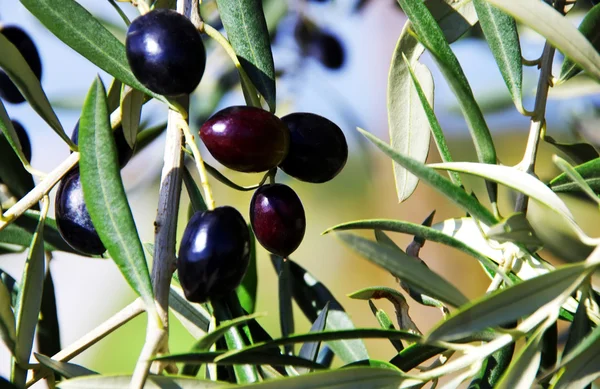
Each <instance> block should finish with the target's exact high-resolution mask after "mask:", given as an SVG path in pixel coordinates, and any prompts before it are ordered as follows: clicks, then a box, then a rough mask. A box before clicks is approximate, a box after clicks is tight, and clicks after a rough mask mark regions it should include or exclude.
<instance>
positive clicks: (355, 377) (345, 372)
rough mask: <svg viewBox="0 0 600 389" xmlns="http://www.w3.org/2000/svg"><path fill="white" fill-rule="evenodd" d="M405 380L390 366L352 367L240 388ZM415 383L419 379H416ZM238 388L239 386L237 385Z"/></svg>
mask: <svg viewBox="0 0 600 389" xmlns="http://www.w3.org/2000/svg"><path fill="white" fill-rule="evenodd" d="M404 380H405V378H404V377H403V375H402V374H401V373H400V372H398V371H394V370H392V369H390V368H378V367H352V368H347V369H340V370H330V371H327V372H318V373H311V374H304V375H301V376H297V377H286V378H280V379H274V380H268V381H265V382H261V383H260V384H257V385H248V386H246V385H243V386H239V388H259V389H271V388H272V389H305V388H311V389H369V388H397V387H398V385H400V383H402V382H403V381H404ZM414 382H415V384H416V383H418V381H414ZM236 388H237V387H236Z"/></svg>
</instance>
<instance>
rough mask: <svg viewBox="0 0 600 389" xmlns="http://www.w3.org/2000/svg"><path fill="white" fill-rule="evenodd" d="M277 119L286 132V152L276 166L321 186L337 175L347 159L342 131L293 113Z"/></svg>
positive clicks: (308, 115)
mask: <svg viewBox="0 0 600 389" xmlns="http://www.w3.org/2000/svg"><path fill="white" fill-rule="evenodd" d="M281 120H282V121H283V122H284V123H285V124H286V125H287V127H288V129H289V130H290V150H289V152H288V155H287V157H285V159H284V160H283V162H282V163H281V164H280V165H279V167H280V168H281V170H283V171H284V172H286V173H287V174H289V175H290V176H292V177H294V178H296V179H298V180H301V181H306V182H312V183H322V182H327V181H329V180H331V179H332V178H334V177H335V176H337V174H338V173H339V172H340V171H342V168H343V167H344V165H346V161H347V160H348V144H347V143H346V137H345V136H344V133H343V132H342V130H341V129H340V128H339V127H338V126H337V125H336V124H335V123H333V122H332V121H330V120H329V119H326V118H324V117H323V116H319V115H316V114H313V113H305V112H297V113H292V114H290V115H287V116H284V117H282V118H281Z"/></svg>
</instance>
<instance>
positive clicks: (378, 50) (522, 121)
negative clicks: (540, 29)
mask: <svg viewBox="0 0 600 389" xmlns="http://www.w3.org/2000/svg"><path fill="white" fill-rule="evenodd" d="M282 1H283V0H282ZM79 2H80V3H81V4H82V5H83V6H85V7H86V8H87V9H88V10H89V11H90V12H92V13H93V14H95V15H98V16H100V17H101V18H103V19H106V20H110V21H111V22H113V23H114V24H117V25H122V21H121V20H120V18H119V17H118V15H117V14H116V12H115V11H114V10H113V8H112V7H111V6H110V5H109V4H108V2H106V1H100V0H81V1H79ZM294 3H296V2H294ZM297 3H300V2H297ZM119 4H120V5H121V7H122V8H123V9H124V10H125V11H126V12H127V13H128V14H129V15H130V17H132V18H133V17H135V15H136V12H137V11H136V10H135V9H134V8H133V7H132V6H131V5H129V4H126V3H119ZM353 4H354V1H344V0H338V1H336V2H334V3H333V4H310V5H307V4H304V5H302V6H301V7H303V10H304V11H305V12H307V14H308V15H310V16H311V17H312V18H313V19H314V20H315V21H316V22H317V24H319V25H321V26H324V27H326V28H327V29H329V30H331V31H333V32H334V33H336V34H338V35H339V36H340V37H341V38H342V39H343V43H344V46H345V48H346V52H347V63H346V64H345V66H344V67H343V69H342V70H341V71H337V72H335V71H328V70H326V69H324V68H323V67H322V66H321V65H320V64H319V63H317V62H316V61H314V60H311V59H306V60H301V59H300V58H299V57H298V54H297V48H296V47H295V46H294V43H293V39H292V38H291V37H290V36H289V35H286V34H290V33H291V31H292V27H291V26H289V25H288V26H283V28H281V31H280V32H281V34H280V36H279V37H278V40H277V46H276V47H275V48H274V54H275V63H276V67H278V66H284V65H285V67H286V69H288V70H289V69H294V74H295V76H294V77H284V78H283V79H282V80H281V82H279V83H278V97H279V98H280V100H281V101H283V102H289V103H290V104H289V105H288V104H283V105H284V108H283V109H284V110H301V111H310V112H315V113H320V114H322V115H325V116H327V117H329V118H330V119H332V120H334V121H336V122H337V123H339V124H340V126H341V127H342V128H343V129H344V131H345V132H346V134H347V137H348V138H349V139H350V140H351V142H352V143H353V144H354V143H356V142H355V141H354V140H355V139H358V138H357V136H356V132H355V130H354V128H355V127H356V126H361V127H363V128H365V129H367V130H369V131H371V132H373V133H376V134H377V135H378V136H380V137H382V138H386V137H387V116H386V104H385V96H386V94H385V93H386V92H385V91H386V80H387V73H388V66H389V62H390V59H391V56H392V52H393V49H394V46H395V43H396V39H397V37H398V36H399V34H400V31H401V29H402V27H403V24H404V22H405V18H404V16H403V14H402V13H401V12H399V11H398V9H397V7H396V6H395V4H394V3H393V1H391V0H389V1H388V0H377V1H372V2H371V5H370V6H368V7H367V8H366V9H365V10H364V11H363V12H362V13H360V14H355V13H352V12H351V8H352V6H353ZM299 7H300V6H299ZM0 22H1V23H3V24H6V25H8V24H16V25H19V26H21V27H22V28H24V29H25V30H26V31H27V32H28V33H29V34H30V35H31V36H32V37H33V39H34V41H35V42H36V44H37V47H38V50H39V51H40V54H41V57H42V62H43V79H42V83H43V86H44V89H45V91H46V93H47V94H48V96H49V98H50V99H51V100H58V99H68V100H71V101H73V102H75V104H77V105H79V106H81V104H82V103H83V99H84V97H85V94H86V92H87V90H88V88H89V85H90V84H91V82H92V81H93V78H94V76H95V75H96V74H97V73H100V75H101V76H102V78H103V80H104V81H105V83H106V85H107V86H108V85H109V83H110V77H108V76H107V75H106V74H105V73H103V72H102V71H100V70H99V69H98V68H96V67H95V66H94V65H92V64H91V63H89V62H88V61H87V60H85V59H84V58H83V57H81V56H80V55H79V54H77V53H75V52H74V51H72V50H71V49H69V48H68V47H67V46H66V45H64V44H63V43H62V42H60V41H59V40H58V39H57V38H55V37H54V36H53V35H52V34H50V33H48V32H47V30H46V29H45V28H44V27H43V26H42V25H41V24H40V23H38V22H37V21H36V19H35V18H34V17H32V16H31V15H30V14H29V12H28V11H27V10H26V9H25V8H24V7H22V6H21V5H20V3H19V2H17V1H15V0H0ZM522 37H523V53H524V56H525V57H526V58H529V59H531V58H535V57H537V56H538V55H539V54H540V52H541V45H542V44H543V41H542V40H541V39H540V38H539V37H537V36H536V35H535V34H532V33H527V32H526V33H524V34H523V36H522ZM453 49H454V50H455V52H456V54H457V57H458V58H459V60H460V62H461V64H462V66H463V68H464V70H465V73H466V75H467V77H468V78H469V80H470V83H471V86H472V87H473V90H474V93H475V95H476V96H477V97H479V98H489V97H490V96H493V97H494V96H507V95H508V92H507V91H506V88H505V86H504V83H503V81H502V78H501V77H500V73H499V71H498V70H497V68H496V66H495V63H494V61H493V58H492V56H491V54H490V52H489V49H488V47H487V45H486V43H485V42H483V41H477V40H474V39H467V40H462V41H460V42H457V43H455V44H453ZM0 55H1V54H0ZM423 62H424V63H425V64H427V65H428V66H429V67H430V69H431V70H432V72H433V74H434V78H435V82H436V90H435V93H436V94H435V105H436V111H437V113H438V114H439V117H440V121H441V123H442V126H443V128H444V130H445V131H446V132H447V134H451V135H452V136H456V137H467V136H468V131H467V129H466V126H465V125H464V121H463V119H462V118H461V117H460V116H457V115H456V114H455V113H451V112H450V110H451V108H453V107H455V106H456V104H455V100H454V97H453V95H452V93H451V92H450V90H449V88H448V86H447V85H446V83H445V81H444V80H443V79H442V77H441V76H440V74H439V71H438V70H437V67H436V66H435V64H433V63H432V61H431V59H430V58H429V57H428V56H427V55H425V56H424V59H423ZM207 66H208V67H209V68H210V66H211V63H210V57H209V63H208V65H207ZM536 74H537V73H536V72H535V70H533V69H526V80H525V89H526V91H527V92H528V93H527V94H528V95H531V94H532V93H531V91H532V90H533V88H534V85H535V83H536V79H535V75H536ZM197 98H199V99H201V98H202V95H198V96H197ZM242 103H243V100H242V98H241V95H240V94H232V95H230V96H228V97H227V98H226V99H225V100H224V101H223V102H222V105H231V104H242ZM580 103H581V100H578V99H571V100H568V101H564V100H562V101H560V102H550V105H549V109H548V114H549V115H550V117H549V122H550V123H552V125H553V126H556V127H555V129H556V130H561V129H563V128H561V127H562V126H563V125H564V123H565V121H564V118H565V117H566V114H567V113H568V112H569V111H570V110H572V109H575V108H576V107H578V106H579V104H580ZM526 106H527V107H531V106H532V101H531V99H530V98H528V99H526ZM155 107H156V110H155V111H156V112H157V115H156V117H160V116H161V114H162V113H166V109H165V108H164V107H161V106H160V105H155ZM7 110H8V112H9V114H10V116H11V118H13V119H16V120H19V121H20V122H21V123H22V124H23V125H24V126H25V127H26V128H27V130H28V131H29V133H30V137H31V138H32V146H33V161H32V162H33V165H34V166H35V167H37V168H40V169H41V170H44V171H50V170H51V169H52V168H53V167H54V166H56V165H57V164H59V162H61V161H62V160H63V159H64V158H65V157H66V156H67V154H68V150H67V147H66V146H65V145H64V144H63V143H62V141H61V140H60V139H59V138H58V136H57V135H56V134H55V133H54V132H53V131H51V130H50V129H49V128H48V126H47V125H46V124H45V123H44V122H43V121H42V120H41V119H40V118H39V117H38V116H37V115H36V114H35V112H33V111H32V110H31V109H30V108H29V107H28V106H27V105H26V104H22V105H17V106H14V105H8V104H7ZM57 112H58V115H59V117H60V119H61V121H62V123H63V126H64V128H65V129H66V131H67V132H68V133H70V131H71V129H72V128H73V126H74V124H75V123H76V121H77V119H78V111H77V110H63V109H61V110H58V111H57ZM285 113H287V112H278V114H280V115H283V114H285ZM163 117H164V116H163ZM488 119H489V124H490V127H491V128H492V129H493V132H494V133H495V134H498V133H500V132H501V131H513V130H515V129H517V128H521V129H523V128H526V127H527V119H526V118H523V117H521V116H520V115H519V114H517V113H516V112H514V110H509V111H507V112H503V113H500V114H492V115H488ZM353 147H356V145H354V146H353ZM161 155H162V141H158V142H155V144H154V145H152V146H151V147H149V148H148V150H145V152H144V153H143V154H142V155H140V156H139V157H138V158H135V159H134V160H133V161H132V162H131V163H130V164H129V165H128V166H127V168H126V169H124V171H123V176H124V181H125V183H126V186H127V188H129V189H132V191H131V193H130V203H131V204H132V207H133V210H134V214H135V216H136V220H137V221H138V225H140V226H144V227H140V233H141V235H142V239H143V240H144V241H151V240H152V228H151V225H152V221H153V218H154V211H155V205H152V204H151V203H150V202H149V201H148V199H147V196H144V193H143V191H139V190H135V189H136V188H139V185H140V183H142V182H145V181H148V180H149V179H155V178H156V177H157V176H158V175H159V174H160V168H161V162H162V158H161ZM388 179H389V180H392V177H391V176H389V177H388ZM152 199H154V198H153V197H152ZM153 204H155V203H153ZM148 209H150V210H151V211H152V212H148ZM50 215H53V212H52V210H51V212H50ZM343 220H347V218H346V219H343ZM324 223H325V225H326V223H327V221H325V222H324ZM146 226H147V227H146ZM56 258H57V259H60V258H63V259H64V260H58V261H54V262H55V263H53V268H52V269H53V274H54V276H55V283H56V285H57V294H58V307H59V317H60V318H61V319H68V320H61V323H60V324H61V335H62V337H63V346H64V345H66V344H68V343H70V342H71V341H73V340H75V339H76V338H77V337H78V336H80V335H81V334H83V333H85V332H86V331H87V330H89V329H91V328H93V327H94V325H95V323H98V322H99V321H101V320H103V319H105V318H107V317H108V316H109V315H110V312H114V311H115V310H117V309H118V307H120V306H123V305H125V304H126V303H127V302H128V301H130V300H131V299H132V298H133V293H132V292H131V291H130V290H129V288H128V286H127V285H126V284H125V283H124V282H123V279H122V276H121V275H120V274H119V272H118V271H117V269H116V267H115V266H114V265H113V264H112V263H110V262H109V261H86V260H82V259H80V258H75V257H74V256H69V255H66V254H61V253H59V254H56ZM22 260H23V257H22V256H14V257H12V258H11V257H7V256H2V257H1V259H0V266H1V267H2V268H3V269H5V270H7V271H9V273H11V274H12V275H13V276H14V277H15V278H17V279H19V278H20V271H21V267H22V263H23V261H22ZM77 274H88V276H85V277H78V276H76V275H77ZM89 274H93V276H89ZM97 292H101V294H100V295H99V294H98V293H97ZM8 368H9V360H8V355H7V352H6V350H5V349H3V348H1V346H0V375H7V374H8Z"/></svg>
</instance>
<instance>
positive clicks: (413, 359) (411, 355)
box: [390, 343, 446, 372]
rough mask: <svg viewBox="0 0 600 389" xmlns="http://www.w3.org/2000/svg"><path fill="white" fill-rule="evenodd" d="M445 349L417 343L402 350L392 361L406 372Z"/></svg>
mask: <svg viewBox="0 0 600 389" xmlns="http://www.w3.org/2000/svg"><path fill="white" fill-rule="evenodd" d="M444 351H446V349H443V348H439V347H433V346H429V345H427V344H419V343H415V344H411V345H410V346H408V347H407V348H405V349H404V350H402V351H400V352H399V353H398V355H396V356H395V357H394V358H392V359H391V360H390V363H391V364H392V365H394V366H396V367H397V368H398V369H400V370H402V371H404V372H409V371H410V370H412V369H414V368H415V367H417V366H419V365H420V364H421V363H423V362H425V361H427V360H428V359H430V358H433V357H435V356H436V355H438V354H441V353H443V352H444Z"/></svg>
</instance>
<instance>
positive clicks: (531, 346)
mask: <svg viewBox="0 0 600 389" xmlns="http://www.w3.org/2000/svg"><path fill="white" fill-rule="evenodd" d="M543 335H544V331H540V330H537V331H536V333H535V334H534V335H533V336H532V337H531V338H529V340H528V341H527V344H526V345H525V347H523V348H522V349H521V350H520V351H519V353H518V354H517V356H516V357H515V358H514V359H513V361H512V363H511V364H510V366H509V368H508V369H507V370H506V372H505V373H504V374H503V375H502V378H500V381H498V382H497V383H496V386H495V388H498V389H513V388H531V387H533V386H534V385H533V383H534V382H535V376H536V374H537V372H538V369H539V367H540V361H541V359H542V351H541V342H542V337H543Z"/></svg>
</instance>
